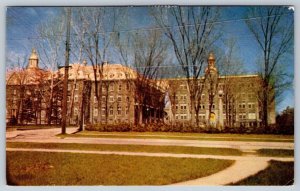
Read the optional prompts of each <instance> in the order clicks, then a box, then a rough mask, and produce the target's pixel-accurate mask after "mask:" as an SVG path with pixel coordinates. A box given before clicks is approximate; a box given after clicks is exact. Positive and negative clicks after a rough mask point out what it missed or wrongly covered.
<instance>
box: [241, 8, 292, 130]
mask: <svg viewBox="0 0 300 191" xmlns="http://www.w3.org/2000/svg"><path fill="white" fill-rule="evenodd" d="M248 16H249V17H255V18H257V19H249V20H246V24H247V26H248V28H249V30H250V32H251V33H252V34H253V36H254V39H255V41H256V42H257V43H258V47H259V48H260V50H261V53H262V56H261V60H260V63H261V68H260V71H259V73H260V76H261V79H262V82H261V86H260V87H261V92H260V94H259V98H260V102H261V109H262V113H261V114H262V126H263V127H264V128H266V130H267V129H268V125H269V107H270V106H271V105H272V104H275V103H274V102H275V98H276V96H278V95H280V94H281V92H282V90H284V89H286V88H287V87H288V86H289V84H290V79H289V78H288V74H287V72H286V70H282V68H280V65H281V64H283V63H284V60H283V58H284V56H286V55H287V54H288V53H289V51H290V50H291V48H292V47H293V37H294V27H293V26H294V19H293V16H292V14H291V13H288V12H287V10H286V8H284V7H281V6H268V7H252V8H251V9H250V10H249V13H248ZM279 69H280V70H279Z"/></svg>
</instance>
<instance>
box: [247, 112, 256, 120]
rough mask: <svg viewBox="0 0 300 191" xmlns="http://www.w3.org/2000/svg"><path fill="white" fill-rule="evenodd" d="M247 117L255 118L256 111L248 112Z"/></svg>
mask: <svg viewBox="0 0 300 191" xmlns="http://www.w3.org/2000/svg"><path fill="white" fill-rule="evenodd" d="M248 119H256V113H248Z"/></svg>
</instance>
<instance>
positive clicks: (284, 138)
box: [58, 131, 294, 142]
mask: <svg viewBox="0 0 300 191" xmlns="http://www.w3.org/2000/svg"><path fill="white" fill-rule="evenodd" d="M58 136H60V137H95V138H97V137H99V138H101V137H102V138H138V139H153V138H154V139H155V138H159V139H187V140H213V141H259V142H264V141H267V142H294V136H292V135H253V134H249V135H247V134H205V133H173V132H172V133H168V132H98V131H83V132H79V133H76V134H69V135H58Z"/></svg>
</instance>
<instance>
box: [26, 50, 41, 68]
mask: <svg viewBox="0 0 300 191" xmlns="http://www.w3.org/2000/svg"><path fill="white" fill-rule="evenodd" d="M38 64H39V57H38V55H37V52H36V50H35V49H34V48H33V49H32V52H31V55H30V57H29V63H28V66H27V68H28V69H34V68H38V67H39V65H38Z"/></svg>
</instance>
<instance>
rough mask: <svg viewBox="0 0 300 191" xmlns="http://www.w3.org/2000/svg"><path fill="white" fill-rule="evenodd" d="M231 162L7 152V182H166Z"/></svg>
mask: <svg viewBox="0 0 300 191" xmlns="http://www.w3.org/2000/svg"><path fill="white" fill-rule="evenodd" d="M233 163H234V161H230V160H216V159H192V158H168V157H142V156H119V155H95V154H74V153H47V152H43V153H42V152H10V151H8V152H7V180H8V184H9V185H166V184H172V183H176V182H181V181H186V180H191V179H196V178H200V177H204V176H208V175H210V174H214V173H216V172H218V171H220V170H222V169H225V168H227V167H229V166H230V165H232V164H233Z"/></svg>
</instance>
